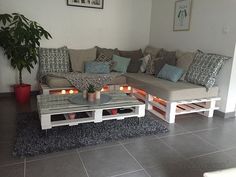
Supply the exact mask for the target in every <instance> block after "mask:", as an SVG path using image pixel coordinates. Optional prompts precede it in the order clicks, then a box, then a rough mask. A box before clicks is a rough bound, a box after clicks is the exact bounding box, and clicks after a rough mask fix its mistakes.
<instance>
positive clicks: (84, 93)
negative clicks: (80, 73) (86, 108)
mask: <svg viewBox="0 0 236 177" xmlns="http://www.w3.org/2000/svg"><path fill="white" fill-rule="evenodd" d="M83 98H84V99H87V90H84V91H83Z"/></svg>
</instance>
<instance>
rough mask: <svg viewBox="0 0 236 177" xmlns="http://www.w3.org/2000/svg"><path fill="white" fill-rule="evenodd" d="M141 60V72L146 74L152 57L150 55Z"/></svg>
mask: <svg viewBox="0 0 236 177" xmlns="http://www.w3.org/2000/svg"><path fill="white" fill-rule="evenodd" d="M140 60H141V61H142V64H141V66H140V71H141V72H142V73H144V72H145V71H146V69H147V65H148V62H149V60H151V55H150V54H148V55H146V56H145V57H143V58H141V59H140Z"/></svg>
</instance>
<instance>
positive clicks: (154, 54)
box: [144, 46, 161, 58]
mask: <svg viewBox="0 0 236 177" xmlns="http://www.w3.org/2000/svg"><path fill="white" fill-rule="evenodd" d="M160 50H161V49H160V48H155V47H151V46H147V47H146V49H145V50H144V55H145V56H146V55H148V54H150V55H151V57H152V58H156V57H157V55H158V53H159V52H160Z"/></svg>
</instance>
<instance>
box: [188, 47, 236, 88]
mask: <svg viewBox="0 0 236 177" xmlns="http://www.w3.org/2000/svg"><path fill="white" fill-rule="evenodd" d="M231 58H232V57H226V56H222V55H217V54H208V53H203V52H202V51H200V50H198V51H197V52H196V54H195V56H194V60H193V62H192V64H191V65H190V67H189V69H188V71H187V73H186V76H185V80H186V81H188V82H191V83H193V84H198V85H202V86H205V87H206V88H207V89H209V88H211V87H212V86H214V84H215V81H216V76H217V75H218V73H219V71H220V69H221V68H222V66H223V65H224V63H225V61H226V60H228V59H231Z"/></svg>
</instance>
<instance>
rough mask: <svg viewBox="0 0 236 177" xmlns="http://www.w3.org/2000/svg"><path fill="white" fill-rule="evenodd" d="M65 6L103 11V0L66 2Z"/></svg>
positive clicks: (73, 0) (72, 0)
mask: <svg viewBox="0 0 236 177" xmlns="http://www.w3.org/2000/svg"><path fill="white" fill-rule="evenodd" d="M67 5H68V6H78V7H87V8H96V9H103V5H104V0H67Z"/></svg>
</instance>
